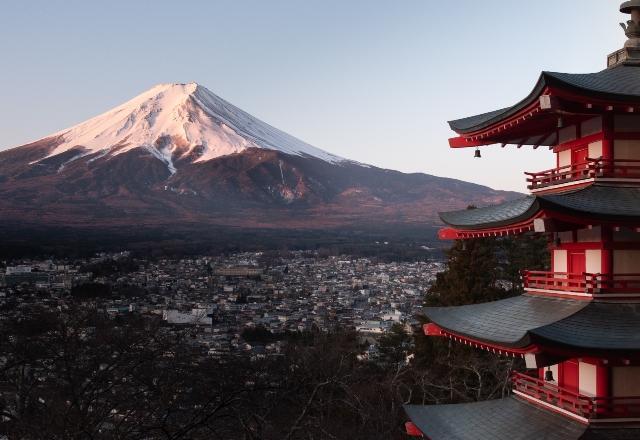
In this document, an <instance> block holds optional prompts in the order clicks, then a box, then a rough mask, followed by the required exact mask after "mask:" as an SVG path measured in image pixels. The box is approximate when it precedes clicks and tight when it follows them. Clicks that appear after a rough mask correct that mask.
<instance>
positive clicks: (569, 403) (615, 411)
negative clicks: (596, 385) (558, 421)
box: [511, 373, 640, 419]
mask: <svg viewBox="0 0 640 440" xmlns="http://www.w3.org/2000/svg"><path fill="white" fill-rule="evenodd" d="M511 380H512V382H513V387H514V389H515V390H516V391H519V392H521V393H522V394H525V395H527V396H530V397H533V398H534V399H537V400H541V401H543V402H546V403H549V404H551V405H553V406H555V407H557V408H561V409H563V410H565V411H569V412H572V413H573V414H576V415H579V416H581V417H584V418H587V419H598V418H599V419H603V418H640V396H630V397H594V396H586V395H583V394H579V393H576V392H574V391H570V390H568V389H566V388H562V387H559V386H557V385H554V384H553V383H551V382H546V381H544V380H541V379H538V378H537V377H533V376H528V375H526V374H522V373H512V376H511Z"/></svg>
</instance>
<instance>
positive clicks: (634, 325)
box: [423, 294, 640, 351]
mask: <svg viewBox="0 0 640 440" xmlns="http://www.w3.org/2000/svg"><path fill="white" fill-rule="evenodd" d="M423 311H424V314H425V315H426V316H427V318H429V319H430V320H431V321H432V322H433V323H435V324H437V325H438V326H439V327H442V328H443V329H445V330H448V331H450V332H452V333H455V334H458V335H461V336H466V337H468V338H471V339H475V340H478V341H481V342H487V343H492V344H499V345H502V346H505V347H509V348H524V347H526V346H528V345H530V344H533V343H542V344H545V343H553V344H558V345H564V346H570V347H573V348H577V349H584V350H603V351H611V350H623V351H629V350H640V331H639V329H640V304H615V303H597V302H586V301H575V300H570V299H561V298H549V297H543V296H536V295H528V294H525V295H521V296H517V297H514V298H509V299H505V300H502V301H494V302H489V303H483V304H474V305H469V306H460V307H427V308H425V309H423Z"/></svg>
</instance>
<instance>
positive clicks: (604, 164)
mask: <svg viewBox="0 0 640 440" xmlns="http://www.w3.org/2000/svg"><path fill="white" fill-rule="evenodd" d="M525 174H526V175H527V176H529V177H527V182H528V183H529V189H538V188H543V187H546V186H551V185H558V184H562V183H567V182H574V181H579V180H584V179H590V178H596V177H606V178H619V179H623V178H627V179H640V160H626V159H625V160H612V159H602V158H598V159H587V161H586V162H581V163H576V164H571V165H566V166H562V167H558V168H553V169H550V170H545V171H540V172H537V173H525Z"/></svg>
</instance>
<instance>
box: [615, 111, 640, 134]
mask: <svg viewBox="0 0 640 440" xmlns="http://www.w3.org/2000/svg"><path fill="white" fill-rule="evenodd" d="M614 130H615V131H617V132H622V133H624V132H633V131H640V116H638V115H616V116H615V118H614Z"/></svg>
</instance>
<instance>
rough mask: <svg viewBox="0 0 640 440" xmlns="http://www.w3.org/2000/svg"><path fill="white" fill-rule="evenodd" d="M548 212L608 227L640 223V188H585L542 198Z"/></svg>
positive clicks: (592, 186)
mask: <svg viewBox="0 0 640 440" xmlns="http://www.w3.org/2000/svg"><path fill="white" fill-rule="evenodd" d="M539 199H540V206H541V207H543V208H544V209H545V210H548V211H553V212H557V213H562V214H565V215H567V216H569V217H577V218H584V219H590V220H600V221H604V222H607V223H612V222H613V223H616V222H617V223H620V224H625V225H634V224H638V223H640V188H638V187H622V186H610V185H598V184H595V185H590V186H588V187H586V188H581V189H578V190H573V191H567V192H563V193H557V194H546V195H541V196H539Z"/></svg>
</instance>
